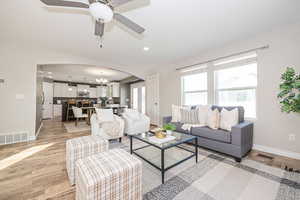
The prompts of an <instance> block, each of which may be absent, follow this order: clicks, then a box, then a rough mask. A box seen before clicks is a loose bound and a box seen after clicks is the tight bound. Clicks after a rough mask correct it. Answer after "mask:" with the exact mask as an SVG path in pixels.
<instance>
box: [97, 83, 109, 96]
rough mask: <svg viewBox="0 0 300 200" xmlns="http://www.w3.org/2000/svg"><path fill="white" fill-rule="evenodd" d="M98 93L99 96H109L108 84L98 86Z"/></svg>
mask: <svg viewBox="0 0 300 200" xmlns="http://www.w3.org/2000/svg"><path fill="white" fill-rule="evenodd" d="M96 95H97V98H99V97H107V86H97V92H96Z"/></svg>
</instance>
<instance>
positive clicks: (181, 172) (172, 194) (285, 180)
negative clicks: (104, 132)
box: [112, 142, 300, 200]
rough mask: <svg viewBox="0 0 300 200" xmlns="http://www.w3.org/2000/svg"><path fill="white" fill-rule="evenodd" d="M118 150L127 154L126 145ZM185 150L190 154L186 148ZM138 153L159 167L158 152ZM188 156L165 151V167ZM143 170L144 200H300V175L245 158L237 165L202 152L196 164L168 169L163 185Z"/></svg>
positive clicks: (156, 175)
mask: <svg viewBox="0 0 300 200" xmlns="http://www.w3.org/2000/svg"><path fill="white" fill-rule="evenodd" d="M112 145H113V144H112ZM142 145H144V144H143V143H141V142H138V143H134V147H139V146H142ZM114 147H116V146H114ZM121 148H124V149H125V150H129V147H128V144H126V143H125V144H123V145H122V146H121ZM185 148H191V150H193V148H192V147H190V146H188V145H186V146H185ZM139 153H140V154H143V155H144V156H147V157H148V158H150V160H151V161H152V162H155V163H156V164H159V163H160V151H158V150H157V149H155V148H153V147H149V148H146V149H143V150H140V152H139ZM187 154H188V152H186V151H183V150H181V149H179V148H171V149H169V150H167V151H166V155H165V158H166V159H167V166H168V165H170V164H172V163H173V162H176V160H178V159H181V158H183V157H185V156H187ZM143 167H144V168H143V193H144V195H143V199H146V200H148V199H149V200H169V199H176V200H180V199H182V200H183V199H186V200H194V199H199V200H235V199H239V200H248V199H249V200H250V199H251V200H254V199H255V200H256V199H259V200H260V199H261V200H283V199H284V200H298V199H300V174H299V173H296V172H287V171H285V170H282V169H279V168H275V167H271V166H267V165H265V164H262V163H258V162H256V161H253V160H250V159H247V158H245V159H243V161H242V162H241V163H237V162H235V161H234V160H233V159H232V158H230V157H226V156H224V155H222V154H217V153H215V152H211V151H208V150H204V149H201V148H199V161H198V163H197V164H196V163H195V160H194V159H190V160H188V161H186V162H185V163H182V164H181V165H178V166H176V167H175V168H172V169H170V171H167V173H166V181H165V184H163V185H162V184H161V174H160V172H159V171H158V170H157V169H155V168H153V167H152V166H151V165H149V164H148V163H146V162H144V166H143Z"/></svg>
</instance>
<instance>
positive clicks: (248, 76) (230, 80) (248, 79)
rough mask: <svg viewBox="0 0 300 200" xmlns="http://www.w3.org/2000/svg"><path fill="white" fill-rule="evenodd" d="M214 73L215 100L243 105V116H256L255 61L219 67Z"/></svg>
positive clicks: (217, 102)
mask: <svg viewBox="0 0 300 200" xmlns="http://www.w3.org/2000/svg"><path fill="white" fill-rule="evenodd" d="M214 75H215V102H216V104H217V105H220V106H243V107H244V109H245V117H248V118H255V117H256V86H257V63H255V62H254V63H249V64H244V65H239V66H235V67H230V68H225V69H219V70H216V71H215V72H214Z"/></svg>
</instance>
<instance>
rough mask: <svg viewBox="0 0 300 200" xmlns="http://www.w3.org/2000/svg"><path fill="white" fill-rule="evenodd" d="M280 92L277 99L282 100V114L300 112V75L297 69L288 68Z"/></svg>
mask: <svg viewBox="0 0 300 200" xmlns="http://www.w3.org/2000/svg"><path fill="white" fill-rule="evenodd" d="M281 80H282V82H281V84H280V85H279V88H280V92H279V94H278V95H277V97H278V98H279V99H281V100H280V104H281V110H282V112H287V113H290V112H300V74H296V72H295V69H294V68H292V67H288V68H287V69H286V71H285V72H284V73H283V74H282V75H281Z"/></svg>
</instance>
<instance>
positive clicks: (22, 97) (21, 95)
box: [16, 94, 25, 100]
mask: <svg viewBox="0 0 300 200" xmlns="http://www.w3.org/2000/svg"><path fill="white" fill-rule="evenodd" d="M23 99H25V96H24V94H16V100H23Z"/></svg>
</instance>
